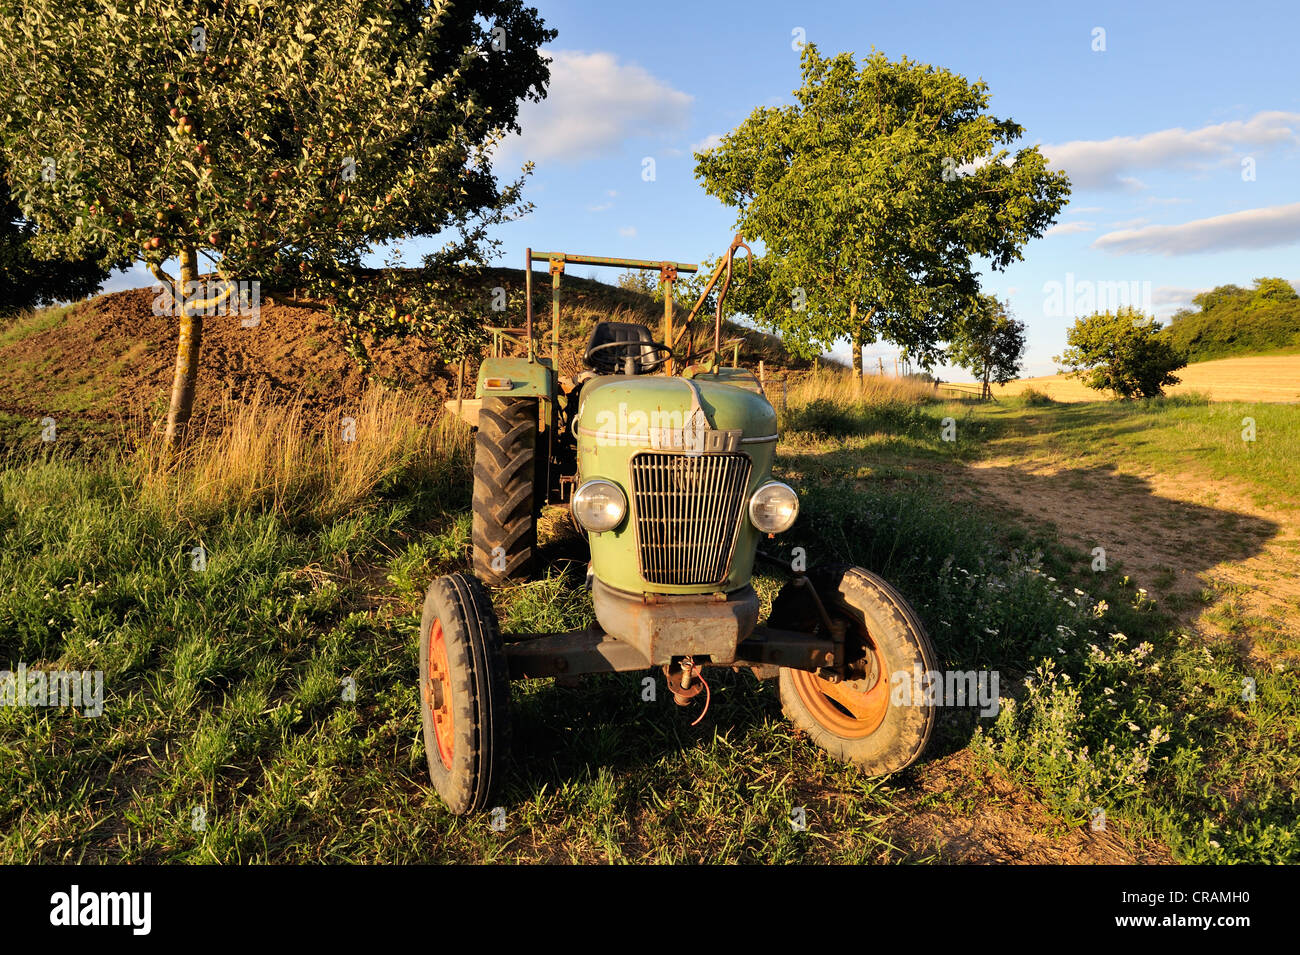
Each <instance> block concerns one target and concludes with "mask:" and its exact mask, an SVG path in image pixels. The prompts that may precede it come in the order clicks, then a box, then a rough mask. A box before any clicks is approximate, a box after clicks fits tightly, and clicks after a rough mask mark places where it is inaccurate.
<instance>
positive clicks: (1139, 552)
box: [954, 458, 1300, 661]
mask: <svg viewBox="0 0 1300 955" xmlns="http://www.w3.org/2000/svg"><path fill="white" fill-rule="evenodd" d="M954 485H956V486H959V487H964V488H965V489H966V491H965V493H966V494H968V495H970V496H973V497H975V498H977V499H981V500H983V501H985V502H986V503H988V502H990V499H991V503H993V504H995V505H996V506H998V507H1000V508H1001V509H1004V510H1008V511H1011V512H1013V513H1018V514H1020V515H1023V516H1024V517H1025V518H1027V519H1028V520H1029V521H1030V522H1032V523H1034V524H1038V525H1040V526H1049V527H1053V528H1055V529H1056V531H1057V532H1058V533H1059V534H1060V535H1061V537H1062V539H1063V540H1064V541H1066V542H1067V543H1072V544H1074V545H1075V546H1077V547H1078V548H1079V549H1080V550H1082V551H1084V552H1085V553H1087V554H1091V553H1092V550H1093V548H1094V547H1104V548H1105V551H1106V560H1107V564H1108V566H1113V565H1115V564H1116V563H1118V564H1119V565H1120V571H1121V572H1122V573H1125V574H1128V575H1129V576H1130V577H1132V578H1133V580H1134V581H1135V582H1136V583H1137V585H1138V586H1140V587H1143V588H1145V589H1147V590H1148V591H1149V592H1150V593H1151V594H1152V595H1157V594H1158V595H1159V596H1160V599H1162V600H1166V601H1169V609H1171V610H1174V611H1175V612H1176V613H1177V614H1178V616H1179V618H1180V619H1181V621H1182V622H1183V623H1184V624H1185V625H1186V626H1187V627H1189V628H1190V629H1192V630H1195V631H1196V632H1197V633H1199V634H1201V635H1202V636H1204V637H1208V638H1212V639H1228V638H1231V639H1234V640H1236V641H1237V642H1238V643H1239V644H1240V645H1241V649H1242V650H1243V651H1244V652H1246V653H1248V654H1249V655H1251V656H1252V657H1253V658H1255V659H1256V660H1259V661H1262V660H1267V659H1270V658H1272V657H1274V653H1273V652H1271V651H1270V648H1274V649H1276V650H1277V651H1278V652H1277V656H1281V657H1287V656H1290V655H1292V654H1293V653H1294V651H1290V650H1287V649H1285V648H1288V647H1297V646H1300V628H1298V627H1297V621H1300V613H1298V612H1297V611H1300V520H1298V519H1297V518H1298V515H1297V513H1296V511H1295V510H1293V509H1282V508H1270V509H1268V510H1264V509H1263V508H1261V507H1259V506H1258V505H1257V504H1255V503H1254V502H1253V500H1252V498H1251V496H1250V495H1249V494H1248V493H1247V492H1246V491H1245V490H1244V489H1243V488H1241V487H1238V486H1235V485H1233V484H1231V483H1227V482H1223V481H1210V480H1206V479H1204V478H1201V477H1197V476H1195V475H1190V474H1177V475H1170V474H1162V473H1158V472H1144V473H1133V474H1125V473H1118V472H1108V471H1099V470H1096V469H1068V468H1062V467H1059V466H1056V465H1043V464H1034V463H1032V462H1027V461H1013V460H1010V459H1005V458H1003V459H992V460H986V461H980V462H978V463H976V464H973V465H971V466H970V467H968V468H964V469H962V470H961V480H960V481H958V482H954ZM1171 598H1172V599H1171ZM1224 601H1232V602H1234V603H1235V604H1236V607H1237V614H1236V615H1237V616H1238V617H1246V618H1249V619H1251V620H1252V621H1253V622H1254V625H1253V626H1252V627H1251V631H1252V632H1249V633H1245V634H1238V635H1236V636H1231V635H1229V634H1228V633H1227V632H1226V631H1225V630H1224V629H1223V627H1222V626H1221V625H1220V624H1219V623H1217V622H1216V621H1215V619H1213V618H1214V616H1215V615H1214V611H1215V609H1216V608H1217V607H1219V606H1220V604H1221V603H1222V602H1224ZM1265 629H1267V630H1269V631H1272V636H1271V639H1269V640H1268V642H1267V643H1265V642H1262V641H1260V640H1256V639H1253V637H1255V636H1258V635H1259V634H1260V633H1261V632H1262V631H1263V630H1265Z"/></svg>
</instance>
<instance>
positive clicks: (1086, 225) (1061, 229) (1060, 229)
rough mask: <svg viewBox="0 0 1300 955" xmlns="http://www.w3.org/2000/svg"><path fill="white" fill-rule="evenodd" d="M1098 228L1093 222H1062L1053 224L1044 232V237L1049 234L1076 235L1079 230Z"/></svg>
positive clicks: (1090, 230)
mask: <svg viewBox="0 0 1300 955" xmlns="http://www.w3.org/2000/svg"><path fill="white" fill-rule="evenodd" d="M1096 228H1097V226H1096V224H1095V223H1092V222H1062V223H1059V224H1057V225H1054V226H1052V227H1051V228H1050V229H1048V230H1047V231H1046V232H1044V233H1043V237H1044V238H1046V237H1047V236H1049V235H1074V234H1075V233H1078V232H1093V231H1095V230H1096Z"/></svg>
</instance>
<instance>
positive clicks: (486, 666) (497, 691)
mask: <svg viewBox="0 0 1300 955" xmlns="http://www.w3.org/2000/svg"><path fill="white" fill-rule="evenodd" d="M435 620H439V621H441V622H442V635H443V643H444V645H445V646H446V650H447V669H448V671H449V673H450V674H451V680H450V683H451V705H452V720H453V727H454V729H453V742H452V759H451V763H452V765H451V769H448V768H447V767H446V766H444V765H443V762H442V758H441V757H440V755H439V753H438V742H437V737H436V735H435V732H434V728H433V717H432V713H431V711H430V707H429V700H430V693H431V683H430V680H429V635H430V633H431V631H432V629H433V622H434V621H435ZM420 718H421V721H422V722H423V724H424V751H425V756H426V757H427V759H428V763H429V781H430V782H432V783H433V788H434V789H436V790H437V792H438V795H439V796H441V797H442V801H443V802H444V803H446V804H447V808H448V809H450V810H451V811H452V812H453V813H454V814H456V815H458V816H459V815H464V814H466V813H471V812H478V811H480V810H482V809H483V808H485V807H486V806H487V804H488V800H489V799H491V797H492V793H493V790H494V788H495V787H496V785H497V783H498V782H499V781H500V777H501V773H502V771H503V767H504V765H505V759H506V755H507V753H508V751H509V746H510V682H509V670H508V669H507V665H506V657H505V650H504V649H503V648H502V644H501V631H500V629H499V628H498V626H497V617H496V612H495V611H494V610H493V609H492V602H491V600H489V599H488V594H487V590H486V589H484V587H483V585H482V584H481V583H479V581H478V580H476V579H475V578H474V577H473V576H472V575H470V574H448V575H447V576H445V577H439V578H438V579H437V580H435V581H434V582H433V583H432V584H431V585H430V586H429V591H428V594H427V595H426V596H425V598H424V613H423V615H422V616H421V617H420Z"/></svg>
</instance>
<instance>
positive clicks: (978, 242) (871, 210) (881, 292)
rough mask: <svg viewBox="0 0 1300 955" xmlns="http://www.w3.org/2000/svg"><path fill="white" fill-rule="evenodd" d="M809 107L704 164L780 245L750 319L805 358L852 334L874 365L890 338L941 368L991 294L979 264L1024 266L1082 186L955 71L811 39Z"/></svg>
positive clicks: (753, 127)
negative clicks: (958, 330) (977, 305)
mask: <svg viewBox="0 0 1300 955" xmlns="http://www.w3.org/2000/svg"><path fill="white" fill-rule="evenodd" d="M795 99H796V102H795V104H794V105H793V106H785V107H760V108H758V109H756V110H754V112H753V113H751V114H750V115H749V117H748V118H747V119H745V121H744V122H742V123H741V124H740V126H738V127H737V128H736V129H735V130H733V131H732V132H731V133H729V134H728V135H727V136H725V137H724V138H723V140H722V143H721V145H719V146H718V147H717V148H715V149H712V150H710V151H707V152H702V153H697V154H696V167H695V174H696V176H697V178H699V179H700V180H701V181H702V182H703V184H704V188H705V190H706V191H707V192H708V193H709V194H710V195H713V196H716V197H717V198H719V199H720V200H721V201H722V202H724V203H725V204H726V205H729V206H732V207H734V208H735V209H736V210H737V220H736V223H737V228H738V229H739V230H740V231H741V232H743V233H744V234H745V236H746V238H748V239H750V240H759V241H761V242H762V243H763V245H764V246H765V247H766V252H765V254H764V256H763V268H762V269H761V270H760V269H757V268H756V269H755V271H756V273H757V272H760V271H761V272H762V274H763V275H764V277H765V281H764V282H763V283H762V284H763V288H762V289H761V290H759V289H758V288H756V287H751V288H750V289H749V290H747V291H746V292H745V293H744V294H745V296H746V298H747V300H748V305H749V308H750V314H752V315H753V316H754V317H755V318H756V319H757V320H759V321H760V322H762V323H763V324H766V325H768V326H769V327H771V328H773V329H775V330H778V331H779V332H781V333H782V335H783V337H784V338H785V340H786V342H787V343H788V344H789V345H790V347H792V348H793V349H795V350H797V351H799V352H801V353H803V354H805V355H808V354H813V353H815V352H817V351H819V350H821V349H823V348H829V347H831V346H833V344H834V342H835V341H836V340H837V339H840V338H843V337H846V336H847V337H849V338H850V339H851V341H852V342H853V344H854V350H855V351H856V352H857V353H858V354H859V356H860V353H861V347H862V346H863V345H864V344H868V343H871V342H874V341H876V340H877V339H879V338H884V339H886V340H888V341H891V342H893V343H895V344H897V345H900V346H902V347H903V349H904V351H905V352H906V353H907V355H908V356H909V357H910V358H912V359H913V360H914V361H916V362H917V363H918V364H920V365H921V366H922V367H929V366H930V365H931V364H933V363H934V362H935V361H936V360H938V359H939V358H941V357H942V346H941V343H942V342H944V341H946V340H948V339H949V338H950V337H951V333H952V329H953V327H954V325H955V323H956V322H957V320H958V318H959V317H960V316H961V315H962V314H963V313H965V312H966V311H967V310H968V309H969V308H970V306H971V304H972V303H973V301H974V299H975V296H976V295H977V294H978V284H977V281H976V274H977V273H976V272H975V268H974V266H973V264H972V257H974V256H983V257H986V258H987V259H988V260H989V262H990V264H991V265H992V267H993V268H995V269H1004V268H1006V266H1007V265H1009V264H1010V263H1011V262H1013V261H1016V260H1018V259H1020V258H1021V249H1022V247H1023V246H1024V245H1025V243H1026V242H1028V241H1029V240H1030V239H1032V238H1035V237H1037V236H1040V235H1042V234H1043V232H1044V230H1046V229H1047V227H1048V226H1049V225H1051V224H1052V222H1053V221H1055V219H1056V216H1057V215H1058V214H1059V213H1060V210H1061V209H1062V207H1063V206H1064V205H1065V202H1066V200H1067V196H1068V194H1069V180H1068V178H1067V177H1066V175H1065V174H1064V173H1061V172H1053V171H1049V170H1048V169H1047V163H1046V159H1045V158H1044V157H1043V155H1042V153H1040V152H1039V150H1038V148H1037V147H1030V148H1024V149H1020V150H1018V151H1017V152H1016V153H1015V154H1014V156H1013V155H1011V153H1010V152H1009V151H1008V150H1007V149H1006V148H1004V147H1005V146H1007V145H1008V144H1010V143H1012V142H1014V141H1015V140H1017V139H1018V138H1019V137H1020V136H1021V135H1022V133H1023V129H1022V128H1021V127H1020V126H1019V125H1017V124H1016V123H1014V122H1012V121H1011V120H1008V119H998V118H996V117H994V116H992V115H990V114H989V112H988V105H989V91H988V88H987V86H986V85H985V84H984V83H983V82H976V83H972V82H970V81H969V80H967V79H966V78H965V77H962V76H959V75H957V74H955V73H952V72H949V71H948V70H944V69H940V68H937V67H933V66H929V65H925V64H921V63H917V62H914V61H912V60H908V59H906V58H904V59H901V60H899V61H897V62H893V61H890V60H889V59H888V58H887V57H886V56H885V55H884V54H883V53H880V52H873V53H872V54H871V55H870V56H869V57H867V59H866V60H865V62H864V63H863V64H862V65H861V66H859V65H858V63H857V62H856V60H855V58H854V56H853V55H852V54H851V53H842V54H839V55H837V56H834V57H829V58H827V57H823V56H821V55H820V54H819V53H818V51H817V48H816V47H815V46H813V45H809V46H807V47H805V49H804V53H803V84H802V86H801V87H800V88H799V89H798V90H796V91H795ZM855 367H858V368H859V369H860V367H861V359H860V357H859V359H858V360H857V361H856V362H855Z"/></svg>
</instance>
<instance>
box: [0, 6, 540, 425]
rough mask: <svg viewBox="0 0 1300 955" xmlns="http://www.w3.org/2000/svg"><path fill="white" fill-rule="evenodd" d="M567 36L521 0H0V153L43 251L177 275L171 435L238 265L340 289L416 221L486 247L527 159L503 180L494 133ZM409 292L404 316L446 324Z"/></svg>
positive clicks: (257, 273)
mask: <svg viewBox="0 0 1300 955" xmlns="http://www.w3.org/2000/svg"><path fill="white" fill-rule="evenodd" d="M554 35H555V34H554V31H552V30H549V29H547V28H546V27H545V26H544V24H543V23H542V21H541V19H540V17H539V16H538V14H537V11H536V10H534V9H532V8H530V7H525V6H524V5H523V4H522V2H521V0H467V2H457V0H446V2H434V3H427V2H424V0H328V2H317V0H304V2H300V3H293V4H264V3H259V2H255V0H199V2H181V0H134V2H129V3H128V2H124V0H0V36H4V37H5V40H4V42H3V43H0V119H2V120H3V124H2V131H0V158H3V160H4V161H5V163H6V165H7V166H8V169H9V173H10V181H11V184H12V188H13V192H14V195H15V198H16V200H17V201H18V203H19V205H20V207H21V209H22V212H23V215H24V216H25V217H27V218H28V219H29V220H31V221H33V222H34V223H36V227H37V232H36V235H35V236H34V237H33V239H32V246H33V250H34V251H35V252H36V253H37V254H39V255H48V254H58V255H62V256H69V257H73V256H78V255H81V254H84V253H85V252H86V251H87V250H90V249H107V250H108V252H109V254H110V255H112V256H114V257H126V258H129V259H133V260H143V261H144V262H145V263H146V264H147V266H148V267H149V269H150V270H151V271H152V272H153V274H154V275H155V276H156V277H157V278H158V279H159V281H162V282H165V283H166V284H167V285H168V286H169V287H170V288H171V289H172V290H173V291H174V300H175V302H176V303H177V306H178V307H177V309H176V311H177V313H178V314H177V319H178V341H177V354H176V368H175V374H174V381H173V388H172V394H171V403H170V408H169V411H168V416H167V437H168V439H169V440H170V441H171V442H173V443H176V442H179V441H180V440H181V438H182V436H183V433H184V431H185V428H186V426H187V424H188V422H189V419H190V415H191V411H192V408H193V402H194V390H195V382H196V378H197V373H198V368H199V356H200V345H201V339H202V331H203V319H204V316H205V315H211V314H212V313H213V312H217V311H221V310H222V309H223V308H226V307H228V306H229V305H230V302H229V298H230V296H231V295H232V292H233V289H234V288H235V287H236V286H235V284H234V283H236V282H243V281H249V280H268V281H273V282H274V281H276V280H277V279H280V280H283V281H285V282H286V283H290V282H295V281H304V282H309V283H317V282H325V283H326V284H327V285H328V282H331V281H332V282H334V283H335V284H336V286H337V287H344V286H347V285H349V284H350V283H351V282H352V281H353V279H352V278H350V277H349V276H351V275H354V274H355V270H356V268H357V267H358V266H359V264H360V262H361V260H362V257H363V256H364V255H365V254H366V253H367V252H369V251H371V250H372V248H373V247H376V246H380V245H383V244H385V243H390V242H393V241H395V240H399V239H404V238H408V237H411V236H439V235H445V236H449V237H450V240H449V241H447V243H446V245H445V246H444V248H443V249H442V251H441V253H439V256H440V259H439V260H440V261H442V262H454V261H459V260H464V259H467V258H468V259H473V258H474V257H475V256H476V255H480V254H481V252H480V249H479V244H480V243H481V242H482V240H483V235H484V231H483V230H484V229H485V228H486V227H487V225H489V224H491V223H492V222H495V221H500V220H501V219H503V218H507V217H509V216H511V215H513V214H515V213H517V212H518V211H520V210H521V208H523V206H522V203H521V188H522V183H523V179H524V175H526V173H527V168H528V167H525V170H524V171H523V174H522V175H521V176H520V177H519V178H517V179H515V180H514V181H512V182H507V183H504V184H502V183H499V182H498V181H497V178H496V176H495V175H494V173H493V170H492V167H491V163H490V159H491V150H492V147H493V146H494V145H495V144H496V143H497V142H499V141H500V140H501V139H502V138H503V137H504V136H505V135H506V134H507V133H508V132H510V131H512V130H517V129H518V126H517V122H516V119H517V114H518V108H519V104H520V102H521V100H524V99H534V100H535V99H538V98H540V97H542V96H544V95H545V86H546V83H547V82H548V80H549V68H548V61H547V60H546V58H545V57H543V56H542V55H541V53H540V52H539V49H538V48H539V46H540V45H541V44H542V43H544V42H547V41H549V40H550V39H552V38H553V37H554ZM200 256H202V257H203V258H204V259H206V260H207V262H208V263H210V264H209V272H210V273H215V275H216V276H217V279H218V281H215V282H214V281H208V282H200V278H201V275H200V265H199V257H200ZM173 260H174V261H175V262H176V266H175V269H176V275H175V276H173V275H172V274H171V272H169V271H168V270H167V267H168V264H169V263H170V262H172V261H173ZM342 300H343V302H344V303H346V302H347V301H349V300H350V299H349V297H348V296H346V295H344V296H342ZM413 307H414V306H413ZM418 307H419V308H420V309H421V313H420V315H419V316H416V315H414V314H412V315H411V320H410V321H409V322H407V321H404V319H405V317H406V315H407V314H411V313H410V312H403V313H402V315H401V319H403V321H402V324H404V325H406V326H416V327H418V326H420V325H421V324H427V325H430V326H436V325H437V323H438V321H439V316H438V315H437V314H436V302H433V303H432V304H431V300H430V299H428V298H424V299H422V300H421V302H420V303H419V306H418ZM353 314H354V316H355V317H356V320H357V321H358V322H359V323H361V324H362V325H366V324H367V323H369V325H370V326H372V327H371V330H372V331H373V330H379V329H378V328H377V326H376V325H375V323H376V322H377V321H379V320H380V319H383V320H384V321H388V320H390V319H391V318H392V316H389V315H384V316H375V315H365V314H362V313H361V312H360V310H356V311H354V312H353Z"/></svg>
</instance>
